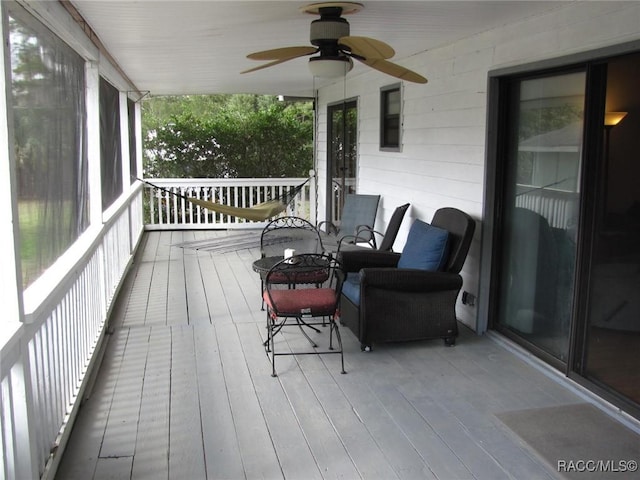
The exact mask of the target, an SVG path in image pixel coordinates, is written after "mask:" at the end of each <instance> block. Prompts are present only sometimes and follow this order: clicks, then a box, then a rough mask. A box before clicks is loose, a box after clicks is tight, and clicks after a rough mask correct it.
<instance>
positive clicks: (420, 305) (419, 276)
mask: <svg viewBox="0 0 640 480" xmlns="http://www.w3.org/2000/svg"><path fill="white" fill-rule="evenodd" d="M474 230H475V221H474V220H473V219H472V218H471V217H470V216H469V215H467V214H466V213H464V212H462V211H460V210H457V209H454V208H441V209H440V210H438V211H436V213H435V215H434V216H433V220H432V223H431V225H429V224H427V223H425V222H422V221H420V220H416V221H415V222H414V223H413V225H412V227H411V230H410V232H409V235H408V237H407V241H406V244H405V247H404V249H403V251H402V254H400V253H393V252H381V251H377V250H353V251H351V250H347V251H344V252H340V253H339V255H338V258H339V259H340V260H341V261H342V264H343V266H344V268H345V270H346V271H347V272H348V274H347V275H348V276H347V280H346V281H345V285H344V287H343V290H342V302H341V307H340V308H341V313H342V316H341V320H342V323H343V324H344V325H346V326H347V327H348V328H349V329H351V330H352V331H353V333H354V334H355V335H356V337H357V338H358V340H359V341H360V346H361V348H362V349H363V350H369V349H370V348H371V346H372V344H374V343H380V342H395V341H407V340H420V339H429V338H443V339H444V341H445V344H446V345H453V344H455V339H456V337H457V336H458V324H457V319H456V312H455V304H456V299H457V297H458V293H459V292H460V288H461V287H462V277H461V276H460V274H459V272H460V270H461V269H462V266H463V264H464V261H465V259H466V257H467V252H468V251H469V246H470V244H471V240H472V238H473V232H474Z"/></svg>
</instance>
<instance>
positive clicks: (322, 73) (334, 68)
mask: <svg viewBox="0 0 640 480" xmlns="http://www.w3.org/2000/svg"><path fill="white" fill-rule="evenodd" d="M352 68H353V60H351V59H350V58H349V57H345V56H344V55H341V56H337V57H314V58H310V59H309V70H310V71H311V74H312V75H313V76H314V77H319V78H338V77H344V76H345V75H346V74H347V73H349V71H350V70H351V69H352Z"/></svg>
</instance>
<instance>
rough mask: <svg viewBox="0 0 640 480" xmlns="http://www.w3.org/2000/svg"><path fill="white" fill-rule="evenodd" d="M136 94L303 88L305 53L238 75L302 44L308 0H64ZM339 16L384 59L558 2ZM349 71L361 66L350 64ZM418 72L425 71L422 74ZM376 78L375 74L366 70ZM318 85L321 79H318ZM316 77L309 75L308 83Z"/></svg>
mask: <svg viewBox="0 0 640 480" xmlns="http://www.w3.org/2000/svg"><path fill="white" fill-rule="evenodd" d="M72 3H73V5H74V6H75V7H76V8H77V9H78V11H79V12H80V13H81V14H82V15H83V17H84V18H85V20H86V21H87V22H88V24H89V25H90V26H91V28H92V29H93V30H94V32H95V33H96V34H97V35H98V37H99V38H100V40H101V41H102V43H103V44H104V45H105V47H106V48H107V50H108V51H109V53H110V54H111V55H112V56H113V58H114V59H115V60H116V61H117V62H118V64H119V65H120V67H121V68H122V69H123V70H124V71H125V72H126V74H127V75H128V77H129V78H130V79H131V80H132V81H133V82H134V83H135V85H136V86H137V88H138V89H139V90H141V91H150V92H151V94H152V95H173V94H176V95H177V94H201V93H202V94H204V93H263V94H276V95H277V94H284V95H300V96H303V95H304V96H309V95H312V92H313V87H314V82H313V78H312V76H311V74H310V73H309V70H308V67H307V61H308V60H307V57H302V58H298V59H295V60H291V61H289V62H285V63H283V64H280V65H277V66H274V67H271V68H267V69H263V70H259V71H256V72H252V73H248V74H243V75H241V74H240V72H241V71H243V70H246V69H248V68H252V67H255V66H257V65H259V62H256V61H253V60H248V59H247V58H246V55H247V54H248V53H250V52H254V51H258V50H266V49H271V48H278V47H284V46H295V45H309V24H310V23H311V21H312V20H314V19H316V18H318V17H316V16H312V15H309V14H306V13H301V12H300V11H299V8H300V7H302V6H304V5H307V4H309V3H315V2H313V1H303V2H301V1H267V0H260V1H242V0H237V1H216V0H200V1H178V0H174V1H166V0H164V1H163V0H138V1H131V0H130V1H117V0H115V1H112V0H72ZM360 3H363V4H364V8H363V9H362V10H361V11H360V12H358V13H356V14H353V15H349V16H347V17H346V18H347V19H348V21H349V23H350V24H351V35H361V36H368V37H373V38H376V39H379V40H382V41H384V42H387V43H388V44H390V45H391V46H392V47H393V48H394V49H395V51H396V55H395V56H394V57H393V58H392V59H390V60H391V61H393V62H395V63H399V64H401V65H402V64H403V60H404V59H406V58H407V57H410V56H412V55H415V54H416V53H420V52H423V51H425V50H429V49H433V48H436V47H439V46H442V45H446V44H448V43H452V42H455V41H456V40H459V39H461V38H465V37H469V36H472V35H474V34H477V33H479V32H483V31H487V30H490V29H492V28H496V27H498V26H501V25H505V24H510V23H513V22H517V21H520V20H522V19H524V18H526V17H530V16H535V15H539V14H541V13H542V12H545V11H548V10H551V9H554V8H557V7H558V4H559V3H562V2H553V1H455V0H449V1H391V0H387V1H382V0H380V1H363V2H360ZM355 63H356V66H355V67H354V69H353V70H352V71H351V72H350V73H349V75H350V76H355V75H358V74H361V73H362V72H364V71H366V70H369V68H368V67H366V66H364V65H362V64H359V63H358V62H355ZM418 73H420V74H422V75H424V76H426V77H427V78H429V75H430V72H429V71H428V68H427V69H426V71H419V72H418ZM376 75H383V74H382V73H379V72H376ZM325 82H326V81H325ZM319 85H321V83H320V82H319V81H318V80H316V83H315V86H316V87H318V86H319Z"/></svg>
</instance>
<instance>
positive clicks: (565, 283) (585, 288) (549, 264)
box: [484, 52, 640, 418]
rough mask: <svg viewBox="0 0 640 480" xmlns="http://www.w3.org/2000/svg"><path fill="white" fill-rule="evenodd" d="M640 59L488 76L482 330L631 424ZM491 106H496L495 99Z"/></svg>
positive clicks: (637, 402) (639, 332) (639, 225)
mask: <svg viewBox="0 0 640 480" xmlns="http://www.w3.org/2000/svg"><path fill="white" fill-rule="evenodd" d="M639 82H640V53H637V52H630V53H628V54H626V55H622V54H619V55H617V56H612V57H609V58H603V57H602V56H599V57H598V58H596V59H594V60H593V61H584V60H583V61H582V62H581V63H579V64H573V65H572V66H571V67H567V68H565V69H561V68H559V67H558V66H557V65H554V66H553V68H552V69H551V70H549V71H544V70H540V71H537V72H526V71H522V72H516V73H509V74H505V75H503V76H496V77H493V78H492V81H491V89H492V90H491V92H492V93H491V95H492V99H493V102H492V110H491V125H492V127H494V131H495V132H496V133H495V136H493V137H492V141H491V142H490V150H491V149H493V152H491V153H490V155H489V164H488V172H489V175H488V178H489V179H491V180H490V182H489V184H488V186H487V192H488V196H487V212H488V213H487V223H488V225H489V227H488V229H487V232H490V233H487V236H485V240H486V239H487V238H489V239H490V240H489V241H488V243H487V244H488V245H490V246H489V247H487V250H485V253H484V255H486V256H489V257H491V265H492V268H491V270H490V272H491V273H490V278H488V280H487V281H488V282H489V283H490V285H491V286H490V289H489V293H488V295H487V297H488V300H489V301H488V307H487V312H488V316H489V319H490V321H491V327H493V328H495V329H497V330H499V331H500V332H502V333H504V334H505V335H506V336H508V337H509V338H511V339H513V340H515V341H516V342H518V343H519V344H521V345H523V346H524V347H525V348H527V349H529V350H530V351H532V352H533V353H534V354H536V355H537V356H538V357H540V358H542V359H543V360H545V361H547V362H548V363H550V364H552V365H554V366H555V367H556V368H558V369H560V370H561V371H564V372H565V373H566V374H567V375H568V376H570V377H572V378H573V379H575V380H576V381H578V382H580V383H581V384H583V385H585V386H587V387H589V388H592V389H593V390H596V391H597V392H598V393H599V394H600V395H603V396H605V397H606V398H607V399H608V400H610V401H612V402H614V403H616V404H617V405H619V406H623V407H625V411H627V412H630V413H633V414H634V415H636V416H638V417H639V418H640V356H639V354H638V353H637V352H639V351H640V295H639V292H640V188H638V186H637V181H638V180H637V179H638V178H640V162H639V161H638V151H640V89H638V88H637V85H638V83H639ZM496 99H497V100H496Z"/></svg>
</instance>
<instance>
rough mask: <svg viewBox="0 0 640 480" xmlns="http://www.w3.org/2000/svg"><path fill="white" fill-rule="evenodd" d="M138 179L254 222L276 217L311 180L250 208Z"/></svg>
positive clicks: (200, 204)
mask: <svg viewBox="0 0 640 480" xmlns="http://www.w3.org/2000/svg"><path fill="white" fill-rule="evenodd" d="M138 180H140V181H141V182H144V183H146V184H147V185H149V186H151V187H153V188H157V189H158V190H162V191H163V192H166V193H169V194H170V195H175V196H176V197H179V198H182V199H184V200H187V201H188V202H191V203H193V204H194V205H198V206H200V207H202V208H206V209H207V210H211V211H213V212H217V213H221V214H223V215H230V216H232V217H239V218H244V219H245V220H251V221H254V222H260V221H263V220H267V219H269V218H271V217H275V216H276V215H278V214H279V213H282V212H284V211H285V210H286V208H287V205H288V204H289V203H290V202H291V200H293V198H294V197H295V196H296V195H297V194H298V192H300V190H302V187H303V186H304V185H305V184H306V183H307V182H308V181H309V179H307V180H305V181H304V182H303V183H301V184H300V185H298V186H297V187H293V188H290V189H289V191H288V192H287V193H284V194H282V195H280V196H279V197H276V198H273V199H271V200H267V201H266V202H262V203H258V204H256V205H254V206H252V207H249V208H242V207H232V206H230V205H224V204H222V203H217V202H211V201H208V200H202V199H200V198H191V197H187V196H185V195H181V194H179V193H176V192H173V191H171V190H168V189H166V188H162V187H159V186H157V185H154V184H153V183H151V182H148V181H147V180H142V179H141V178H138Z"/></svg>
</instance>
